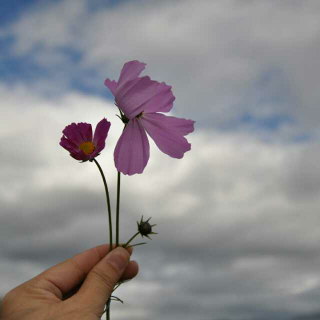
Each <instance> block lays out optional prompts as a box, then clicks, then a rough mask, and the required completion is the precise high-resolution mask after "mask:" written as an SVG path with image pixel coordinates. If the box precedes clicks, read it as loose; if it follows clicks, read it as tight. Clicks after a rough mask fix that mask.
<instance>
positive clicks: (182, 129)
mask: <svg viewBox="0 0 320 320" xmlns="http://www.w3.org/2000/svg"><path fill="white" fill-rule="evenodd" d="M145 65H146V64H145V63H142V62H139V61H136V60H135V61H130V62H127V63H126V64H125V65H124V66H123V68H122V70H121V73H120V77H119V80H118V81H117V82H116V81H111V80H110V79H106V80H105V82H104V84H105V85H106V86H107V87H108V88H109V89H110V91H111V92H112V94H113V95H114V97H115V102H116V105H117V106H118V107H119V109H120V110H121V111H122V112H123V113H124V116H123V117H122V118H123V120H124V122H126V123H127V124H126V127H125V129H124V131H123V133H122V135H121V137H120V139H119V141H118V143H117V145H116V148H115V151H114V161H115V166H116V168H117V169H118V171H120V172H122V173H124V174H128V175H133V174H135V173H142V172H143V170H144V168H145V167H146V165H147V163H148V160H149V149H150V148H149V141H148V137H147V134H146V132H147V133H148V134H149V136H150V137H151V138H152V139H153V140H154V142H155V143H156V145H157V146H158V148H159V149H160V150H161V151H162V152H164V153H166V154H167V155H169V156H170V157H173V158H178V159H180V158H182V157H183V155H184V153H185V152H187V151H189V150H190V149H191V144H190V143H188V141H187V139H186V138H185V137H184V136H186V135H187V134H188V133H190V132H192V131H193V130H194V126H193V124H194V122H195V121H193V120H186V119H180V118H175V117H169V116H165V115H163V114H162V113H158V112H169V111H170V110H171V108H172V106H173V101H174V99H175V97H174V96H173V94H172V90H171V86H168V85H166V84H165V83H164V82H162V83H159V82H157V81H153V80H151V79H150V78H149V77H148V76H145V77H139V75H140V73H141V72H142V70H143V69H144V68H145Z"/></svg>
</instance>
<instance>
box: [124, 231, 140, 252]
mask: <svg viewBox="0 0 320 320" xmlns="http://www.w3.org/2000/svg"><path fill="white" fill-rule="evenodd" d="M139 233H140V231H138V232H137V233H136V234H135V235H133V236H132V237H131V238H130V240H128V242H127V243H126V244H125V245H123V248H126V246H127V245H128V244H129V243H130V242H131V241H132V240H133V239H134V238H135V237H136V236H137V235H138V234H139Z"/></svg>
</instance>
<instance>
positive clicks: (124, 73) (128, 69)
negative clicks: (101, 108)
mask: <svg viewBox="0 0 320 320" xmlns="http://www.w3.org/2000/svg"><path fill="white" fill-rule="evenodd" d="M145 66H146V64H145V63H143V62H139V61H137V60H133V61H129V62H127V63H125V64H124V66H123V67H122V70H121V73H120V77H119V80H118V85H117V87H118V88H121V87H122V86H123V85H124V84H125V83H126V82H128V81H130V80H133V79H134V78H137V77H138V76H139V75H140V73H141V72H142V70H143V69H144V68H145Z"/></svg>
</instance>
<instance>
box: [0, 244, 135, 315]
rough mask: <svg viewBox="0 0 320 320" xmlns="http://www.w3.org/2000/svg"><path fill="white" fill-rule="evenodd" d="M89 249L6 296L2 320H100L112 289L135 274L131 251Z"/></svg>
mask: <svg viewBox="0 0 320 320" xmlns="http://www.w3.org/2000/svg"><path fill="white" fill-rule="evenodd" d="M108 252H109V245H101V246H98V247H95V248H92V249H89V250H87V251H85V252H83V253H81V254H78V255H77V256H74V257H73V258H71V259H69V260H66V261H64V262H61V263H59V264H58V265H56V266H54V267H52V268H50V269H48V270H46V271H44V272H43V273H41V274H39V275H38V276H36V277H35V278H33V279H31V280H29V281H27V282H25V283H23V284H21V285H20V286H18V287H16V288H14V289H13V290H11V291H10V292H8V293H7V294H6V296H5V297H4V299H3V302H2V312H1V315H0V318H1V319H2V320H18V319H24V320H35V319H37V320H70V319H79V320H98V319H99V320H100V319H101V316H102V313H103V310H104V308H105V304H106V301H107V300H108V299H109V297H110V295H111V293H112V290H113V287H114V286H115V285H116V284H117V282H119V281H120V280H129V279H132V278H134V277H135V276H136V275H137V273H138V264H137V263H136V262H135V261H130V256H131V254H132V248H128V249H123V248H121V247H118V248H116V249H114V250H112V251H111V252H110V253H108Z"/></svg>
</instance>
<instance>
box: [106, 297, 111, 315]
mask: <svg viewBox="0 0 320 320" xmlns="http://www.w3.org/2000/svg"><path fill="white" fill-rule="evenodd" d="M110 303H111V297H110V298H109V300H108V302H107V306H108V309H107V315H106V318H107V320H110Z"/></svg>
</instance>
